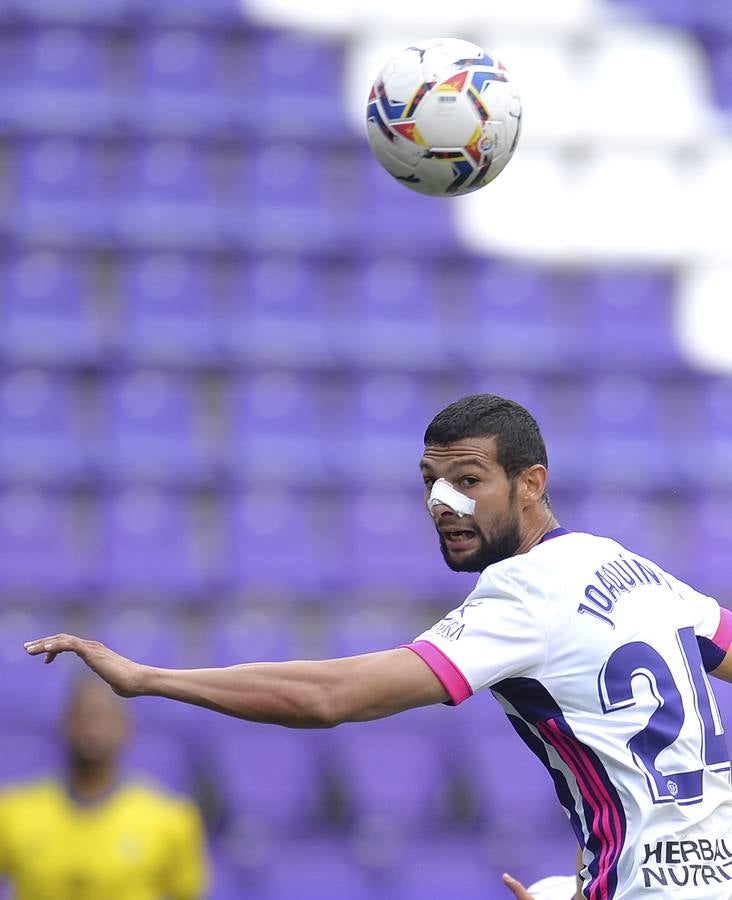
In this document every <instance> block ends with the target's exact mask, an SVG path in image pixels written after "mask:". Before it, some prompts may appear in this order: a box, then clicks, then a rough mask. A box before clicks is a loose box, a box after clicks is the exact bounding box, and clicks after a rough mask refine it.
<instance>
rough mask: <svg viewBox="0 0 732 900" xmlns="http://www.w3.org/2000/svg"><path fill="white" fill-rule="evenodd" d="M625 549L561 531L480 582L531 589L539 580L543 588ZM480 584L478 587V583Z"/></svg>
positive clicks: (612, 542)
mask: <svg viewBox="0 0 732 900" xmlns="http://www.w3.org/2000/svg"><path fill="white" fill-rule="evenodd" d="M623 550H624V548H623V547H622V545H621V544H619V543H618V542H617V541H615V540H614V539H613V538H610V537H604V536H602V535H597V534H589V533H587V532H583V531H562V532H561V533H560V534H557V535H556V536H554V537H551V538H549V539H548V540H544V541H542V542H541V543H539V544H536V545H535V546H534V547H532V548H531V550H529V551H528V552H526V553H518V554H517V555H516V556H510V557H509V558H508V559H503V560H501V561H500V562H497V563H493V565H490V566H488V567H487V568H486V569H484V570H483V572H482V573H481V576H480V581H483V582H484V583H493V584H494V585H500V584H506V585H508V584H511V583H512V582H513V583H515V584H518V585H527V586H529V585H531V584H532V583H534V582H538V581H539V580H541V583H542V584H546V583H547V580H551V579H552V577H556V578H561V579H562V580H565V579H566V576H567V574H568V572H571V571H572V570H575V569H582V568H584V569H586V568H588V566H590V565H591V564H593V563H594V562H595V560H597V559H603V558H604V557H605V556H610V555H613V554H616V553H621V552H623ZM480 581H479V583H480Z"/></svg>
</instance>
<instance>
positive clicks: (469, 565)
mask: <svg viewBox="0 0 732 900" xmlns="http://www.w3.org/2000/svg"><path fill="white" fill-rule="evenodd" d="M476 536H477V537H478V539H479V541H480V544H479V545H478V548H477V549H476V550H475V551H473V553H471V554H470V555H469V556H464V557H462V559H461V560H460V562H457V561H456V560H454V559H452V558H451V556H450V551H449V550H448V549H447V544H446V542H445V539H444V537H443V536H442V535H441V534H440V550H441V551H442V557H443V559H444V560H445V562H446V563H447V565H448V566H449V567H450V568H451V569H452V571H453V572H482V571H483V569H485V568H487V567H488V566H492V565H493V563H497V562H501V560H502V559H508V558H509V557H511V556H514V555H515V553H516V551H517V550H518V548H519V545H520V543H521V536H520V534H519V523H518V518H517V517H516V516H512V517H511V518H510V520H509V521H508V522H507V523H506V526H505V527H504V528H503V530H502V531H501V532H499V533H498V534H496V535H494V536H493V538H492V540H490V541H489V540H487V538H486V536H485V535H484V534H483V532H482V531H476Z"/></svg>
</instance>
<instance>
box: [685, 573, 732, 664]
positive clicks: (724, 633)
mask: <svg viewBox="0 0 732 900" xmlns="http://www.w3.org/2000/svg"><path fill="white" fill-rule="evenodd" d="M674 586H675V587H676V590H677V591H678V593H679V594H680V595H681V596H682V597H683V599H684V600H685V601H686V603H687V604H688V605H689V608H690V610H691V613H692V616H693V621H694V631H695V633H696V640H697V643H698V644H699V651H700V653H701V657H702V662H703V663H704V668H705V669H706V670H707V672H711V671H712V670H713V669H716V668H717V666H719V665H721V663H722V660H723V659H724V658H725V656H726V655H727V651H728V650H729V649H730V646H732V612H730V610H728V609H726V608H725V607H724V606H720V604H719V602H718V601H717V600H715V599H714V597H708V596H707V595H706V594H702V593H700V592H699V591H696V590H694V588H692V587H689V585H688V584H684V582H683V581H679V580H678V579H674Z"/></svg>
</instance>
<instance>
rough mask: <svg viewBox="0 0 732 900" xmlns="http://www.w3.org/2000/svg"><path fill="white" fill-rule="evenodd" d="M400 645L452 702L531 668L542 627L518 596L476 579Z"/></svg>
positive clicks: (539, 651) (539, 654)
mask: <svg viewBox="0 0 732 900" xmlns="http://www.w3.org/2000/svg"><path fill="white" fill-rule="evenodd" d="M404 646H406V647H408V648H409V649H410V650H412V651H414V652H415V653H416V654H417V655H418V656H420V657H421V658H422V659H423V660H424V662H425V663H427V665H428V666H429V667H430V668H431V669H432V671H433V672H434V673H435V675H437V677H438V678H439V679H440V681H441V682H442V684H443V686H444V687H445V690H446V691H447V693H448V694H449V696H450V703H451V704H452V705H457V704H459V703H462V702H463V700H467V699H468V697H470V696H471V695H472V694H474V693H475V692H476V691H479V690H481V688H484V687H487V686H489V685H491V684H495V683H496V682H498V681H502V680H503V679H504V678H513V677H518V676H528V675H530V674H532V673H535V672H536V670H537V669H538V668H539V667H540V666H541V664H542V662H543V659H544V653H545V646H546V641H545V627H544V623H543V620H542V618H541V616H540V615H539V613H538V611H537V610H536V608H535V607H532V606H530V605H529V603H527V602H526V601H525V600H523V599H522V598H521V597H519V596H516V595H513V594H511V593H509V592H505V591H499V590H495V589H493V590H491V589H490V586H487V585H481V582H479V583H478V587H477V588H476V590H475V591H474V592H473V593H472V594H471V595H470V596H469V597H468V599H467V600H466V601H465V602H464V603H463V604H462V606H459V607H458V608H457V609H454V610H453V611H452V612H450V613H448V614H447V615H446V616H445V617H444V618H443V619H441V620H440V621H439V622H437V623H436V624H435V625H433V626H432V628H429V629H427V631H425V632H423V633H422V634H420V635H419V636H418V637H417V638H415V639H414V641H412V643H411V644H405V645H404Z"/></svg>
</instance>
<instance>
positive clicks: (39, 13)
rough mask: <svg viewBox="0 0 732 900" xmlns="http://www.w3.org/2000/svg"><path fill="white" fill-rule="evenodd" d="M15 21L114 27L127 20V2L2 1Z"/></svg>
mask: <svg viewBox="0 0 732 900" xmlns="http://www.w3.org/2000/svg"><path fill="white" fill-rule="evenodd" d="M5 2H6V4H7V6H8V9H9V10H10V11H12V14H13V16H14V17H18V18H20V19H21V20H25V21H29V22H33V23H36V22H43V23H51V24H54V25H56V24H58V25H63V24H82V25H87V24H88V25H116V24H124V23H125V22H126V21H127V19H128V16H129V12H130V3H129V0H64V2H63V3H59V2H58V0H5Z"/></svg>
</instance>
